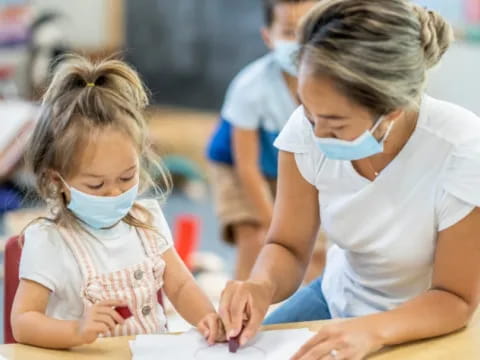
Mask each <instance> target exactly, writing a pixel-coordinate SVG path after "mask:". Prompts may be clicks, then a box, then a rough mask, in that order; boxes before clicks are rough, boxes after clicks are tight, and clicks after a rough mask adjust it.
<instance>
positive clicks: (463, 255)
mask: <svg viewBox="0 0 480 360" xmlns="http://www.w3.org/2000/svg"><path fill="white" fill-rule="evenodd" d="M412 251H414V249H412ZM479 300H480V209H478V208H477V209H475V210H474V211H473V212H472V213H471V214H470V215H469V216H467V217H466V218H465V219H463V220H462V221H460V222H459V223H457V224H456V225H454V226H452V227H450V228H448V229H446V230H444V231H442V232H441V233H440V234H439V237H438V242H437V248H436V254H435V262H434V270H433V281H432V287H431V289H430V290H428V291H426V292H425V293H423V294H422V295H420V296H418V297H416V298H414V299H412V300H410V301H408V302H406V303H405V304H403V305H402V306H400V307H398V308H396V309H394V310H391V311H387V312H383V313H378V314H375V315H370V316H365V317H360V318H356V319H352V320H347V321H344V322H341V323H337V324H331V325H328V326H326V327H324V328H323V329H322V330H321V331H319V333H318V334H317V335H316V336H314V337H313V338H312V340H311V341H309V342H308V343H307V344H305V345H304V346H303V347H302V349H300V351H299V352H298V353H297V354H296V356H295V357H294V358H293V359H294V360H310V359H318V358H320V359H323V358H322V356H324V357H328V356H329V355H328V354H329V353H330V351H332V350H333V349H335V350H338V356H340V357H341V358H342V359H343V358H345V359H357V358H358V359H363V358H364V357H365V356H367V355H368V354H369V353H372V352H374V351H377V350H379V349H380V348H382V347H383V346H387V345H396V344H401V343H405V342H409V341H414V340H420V339H425V338H431V337H435V336H439V335H444V334H448V333H451V332H453V331H455V330H458V329H461V328H463V327H464V326H466V325H467V324H468V322H469V320H470V319H471V317H472V315H473V314H474V312H475V310H476V309H477V306H478V303H479Z"/></svg>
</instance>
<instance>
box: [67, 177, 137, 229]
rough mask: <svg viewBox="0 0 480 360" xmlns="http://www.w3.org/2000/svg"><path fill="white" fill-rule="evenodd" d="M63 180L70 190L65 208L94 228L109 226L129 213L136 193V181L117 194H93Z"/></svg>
mask: <svg viewBox="0 0 480 360" xmlns="http://www.w3.org/2000/svg"><path fill="white" fill-rule="evenodd" d="M63 182H64V184H65V186H67V187H68V189H69V190H70V202H69V203H68V205H67V208H68V209H70V210H71V211H72V212H73V213H74V214H75V216H76V217H77V218H78V219H80V220H81V221H82V222H84V223H85V224H87V225H88V226H90V227H92V228H94V229H103V228H109V227H112V226H113V225H115V224H116V223H118V222H119V221H121V220H122V219H123V218H124V217H125V216H126V215H127V214H128V213H129V211H130V209H131V208H132V206H133V204H134V202H135V200H136V198H137V194H138V183H137V184H135V185H134V186H132V187H131V188H130V189H129V190H127V191H125V192H124V193H123V194H120V195H118V196H95V195H90V194H87V193H84V192H82V191H80V190H77V189H75V188H74V187H72V186H70V185H68V184H67V183H66V182H65V181H64V180H63Z"/></svg>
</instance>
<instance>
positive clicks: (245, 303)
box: [220, 281, 273, 345]
mask: <svg viewBox="0 0 480 360" xmlns="http://www.w3.org/2000/svg"><path fill="white" fill-rule="evenodd" d="M272 297H273V291H272V290H271V288H270V287H269V286H268V284H265V283H260V282H254V281H230V282H228V283H227V286H226V288H225V289H224V290H223V293H222V298H221V300H220V316H221V318H222V321H223V324H224V325H225V330H226V333H227V339H230V338H232V337H236V336H238V334H239V333H240V332H242V329H243V332H242V335H241V337H240V345H245V344H246V343H247V341H248V340H250V339H251V338H252V337H254V336H255V334H256V333H257V331H258V329H259V328H260V326H261V324H262V321H263V318H264V317H265V314H266V313H267V310H268V307H269V306H270V304H271V302H272Z"/></svg>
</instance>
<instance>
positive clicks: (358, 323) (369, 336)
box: [292, 318, 383, 360]
mask: <svg viewBox="0 0 480 360" xmlns="http://www.w3.org/2000/svg"><path fill="white" fill-rule="evenodd" d="M382 347H383V343H382V341H381V338H380V336H379V335H378V333H377V331H376V330H375V328H374V327H373V326H372V324H369V322H368V320H367V319H365V318H357V319H352V320H345V321H342V322H339V323H334V324H330V325H326V326H325V327H323V328H322V329H321V330H320V331H319V332H318V333H317V335H315V336H314V337H313V338H312V339H311V340H310V341H308V342H307V343H306V344H305V345H303V346H302V347H301V348H300V350H299V351H298V352H297V353H296V354H295V355H294V356H293V358H292V360H362V359H365V357H366V356H367V355H369V354H371V353H373V352H376V351H378V350H380V349H381V348H382Z"/></svg>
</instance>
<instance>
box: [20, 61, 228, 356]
mask: <svg viewBox="0 0 480 360" xmlns="http://www.w3.org/2000/svg"><path fill="white" fill-rule="evenodd" d="M147 102H148V99H147V95H146V93H145V89H144V88H143V86H142V83H141V81H140V79H139V77H138V75H137V74H136V72H135V71H134V70H132V69H131V68H129V67H128V66H127V65H126V64H124V63H122V62H120V61H115V60H109V61H104V62H101V63H99V64H93V63H91V62H89V61H88V60H86V59H84V58H80V57H72V58H70V59H68V60H67V61H66V62H65V63H64V65H62V66H61V67H60V68H59V69H58V71H57V73H56V74H55V76H54V78H53V80H52V83H51V85H50V87H49V89H48V91H47V93H46V95H45V98H44V108H43V113H42V116H41V118H40V120H39V123H38V125H37V127H36V129H35V132H34V134H33V136H32V139H31V143H30V146H29V152H28V154H27V163H28V164H29V165H30V168H31V170H32V172H33V174H34V175H35V177H36V185H37V191H38V193H39V195H40V196H41V197H42V198H43V199H45V200H46V201H47V203H48V204H49V205H50V207H51V209H52V210H53V211H52V214H53V216H52V218H50V219H41V220H38V221H37V222H35V223H33V224H31V225H30V226H28V227H27V229H26V231H25V237H24V239H25V244H24V248H23V254H22V259H21V264H20V278H21V280H20V286H19V288H18V291H17V294H16V298H15V302H14V306H13V311H12V317H11V319H12V328H13V333H14V336H15V339H16V340H17V341H18V342H21V343H25V344H31V345H36V346H41V347H47V348H70V347H73V346H77V345H81V344H86V343H91V342H93V341H95V339H97V337H99V336H120V335H135V334H146V333H161V332H165V331H166V326H165V324H166V321H165V315H164V312H163V309H162V306H161V305H160V304H159V302H158V300H157V293H158V292H159V290H160V289H162V291H163V292H164V293H165V294H166V295H167V296H168V298H169V299H170V301H171V302H172V303H173V305H174V306H175V308H176V309H177V310H178V312H179V313H180V314H181V315H182V316H183V317H184V318H185V319H186V320H187V321H188V322H190V323H191V324H192V325H194V326H196V327H197V328H198V329H199V331H200V332H201V333H202V334H203V335H204V336H205V337H206V339H207V340H208V342H209V343H213V342H215V341H220V340H222V339H223V337H224V334H223V327H222V325H221V322H220V321H219V318H218V316H217V314H216V312H215V310H214V308H213V306H212V305H211V303H210V302H209V300H208V299H207V297H206V296H205V294H204V293H203V292H202V291H201V290H200V288H199V287H198V286H197V285H196V284H195V281H194V279H193V277H192V276H191V274H190V272H189V271H188V269H187V268H186V267H185V266H184V264H183V263H182V261H181V259H180V258H179V256H178V255H177V254H176V252H175V250H174V248H173V247H172V236H171V234H170V231H169V229H168V225H167V223H166V221H165V218H164V217H163V214H162V211H161V210H160V207H159V205H158V203H157V202H156V201H154V200H142V201H136V199H137V192H138V191H141V190H144V189H146V188H147V187H151V186H152V185H153V181H152V179H151V178H150V177H149V175H148V171H151V170H153V169H155V167H154V165H155V162H154V160H153V159H152V156H151V154H150V152H149V147H148V141H147V129H146V127H145V122H144V119H143V117H142V110H143V109H144V108H145V106H146V105H147ZM157 169H160V168H159V167H157ZM160 174H162V175H163V178H164V179H167V178H168V176H167V175H166V173H165V172H162V171H160ZM121 314H122V315H123V316H122V315H121Z"/></svg>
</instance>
